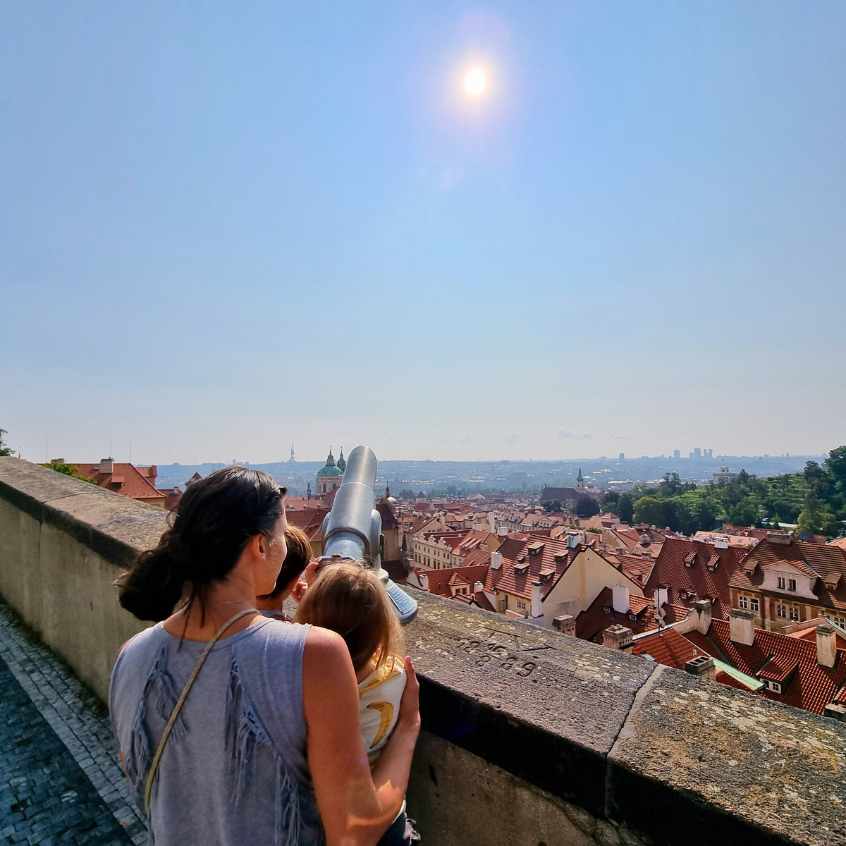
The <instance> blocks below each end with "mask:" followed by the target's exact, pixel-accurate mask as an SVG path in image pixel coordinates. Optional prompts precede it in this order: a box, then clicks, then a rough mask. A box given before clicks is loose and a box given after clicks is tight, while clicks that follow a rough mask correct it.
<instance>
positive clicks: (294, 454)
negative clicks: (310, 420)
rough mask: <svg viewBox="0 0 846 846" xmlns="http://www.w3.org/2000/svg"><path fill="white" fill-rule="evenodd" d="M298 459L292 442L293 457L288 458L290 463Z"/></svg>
mask: <svg viewBox="0 0 846 846" xmlns="http://www.w3.org/2000/svg"><path fill="white" fill-rule="evenodd" d="M296 460H297V455H296V453H295V452H294V445H293V444H291V457H290V458H289V459H288V464H294V463H295V462H296Z"/></svg>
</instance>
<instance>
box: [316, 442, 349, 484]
mask: <svg viewBox="0 0 846 846" xmlns="http://www.w3.org/2000/svg"><path fill="white" fill-rule="evenodd" d="M343 475H344V471H343V470H340V469H339V468H338V467H337V465H336V464H335V456H334V455H332V450H331V449H330V450H329V455H328V456H327V457H326V464H324V465H323V467H321V468H320V469H319V470H318V471H317V478H318V479H320V478H326V477H327V476H343Z"/></svg>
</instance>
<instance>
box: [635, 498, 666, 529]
mask: <svg viewBox="0 0 846 846" xmlns="http://www.w3.org/2000/svg"><path fill="white" fill-rule="evenodd" d="M634 519H635V522H636V523H649V524H650V525H652V526H666V525H667V521H666V510H665V508H664V502H663V500H660V499H658V497H656V496H642V497H641V498H640V499H639V500H637V502H635V504H634Z"/></svg>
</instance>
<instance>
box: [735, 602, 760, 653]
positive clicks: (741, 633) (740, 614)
mask: <svg viewBox="0 0 846 846" xmlns="http://www.w3.org/2000/svg"><path fill="white" fill-rule="evenodd" d="M754 617H755V615H754V614H753V613H752V612H751V611H743V610H742V609H740V608H732V609H731V615H730V617H729V631H730V637H731V639H732V642H733V643H739V644H741V645H742V646H752V642H753V641H754V640H755V630H754V629H753V628H752V620H753V618H754Z"/></svg>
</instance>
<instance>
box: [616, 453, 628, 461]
mask: <svg viewBox="0 0 846 846" xmlns="http://www.w3.org/2000/svg"><path fill="white" fill-rule="evenodd" d="M617 458H618V460H619V461H625V460H626V454H625V453H624V452H621V453H620V454H619V455H618V456H617Z"/></svg>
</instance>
